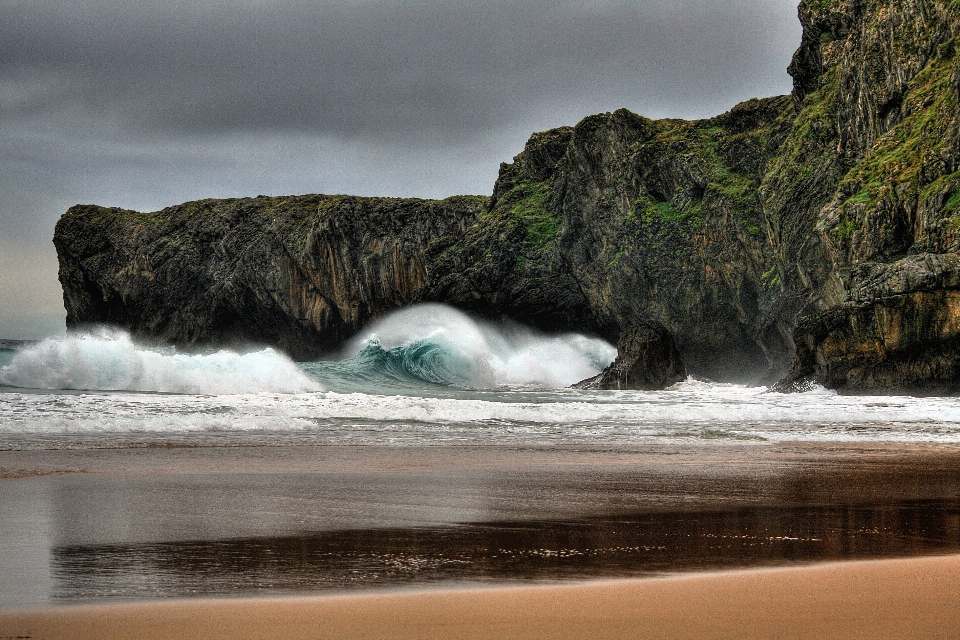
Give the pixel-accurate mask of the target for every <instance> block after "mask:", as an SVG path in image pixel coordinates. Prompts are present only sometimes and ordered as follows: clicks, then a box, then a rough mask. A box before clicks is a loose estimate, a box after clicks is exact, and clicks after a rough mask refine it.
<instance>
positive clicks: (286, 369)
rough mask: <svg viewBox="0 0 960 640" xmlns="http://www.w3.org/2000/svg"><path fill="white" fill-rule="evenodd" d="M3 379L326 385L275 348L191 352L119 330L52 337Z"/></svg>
mask: <svg viewBox="0 0 960 640" xmlns="http://www.w3.org/2000/svg"><path fill="white" fill-rule="evenodd" d="M0 384H4V385H7V386H11V387H21V388H26V389H78V390H100V391H155V392H166V393H186V394H204V395H220V394H238V393H257V392H274V393H303V392H308V391H320V390H322V389H321V387H320V385H319V384H318V383H317V382H316V381H315V380H312V379H311V378H309V377H308V376H307V375H306V374H304V372H303V371H302V370H301V369H300V368H299V367H297V365H296V364H295V363H294V362H293V361H291V360H290V359H289V358H287V357H286V356H284V355H282V354H280V353H277V352H276V351H274V350H273V349H263V350H262V351H257V352H253V353H244V354H239V353H235V352H233V351H218V352H216V353H212V354H209V355H187V354H179V353H176V352H175V351H174V350H173V349H149V348H146V347H142V346H139V345H136V344H135V343H134V342H133V340H131V339H130V336H129V335H128V334H126V333H123V332H121V331H114V330H101V331H99V332H97V333H91V334H84V335H76V336H68V337H66V338H48V339H46V340H43V341H41V342H39V343H37V344H34V345H31V346H29V347H26V348H23V349H21V350H19V351H17V352H16V353H14V355H13V357H12V358H11V360H10V363H9V364H8V365H6V366H4V367H2V368H0Z"/></svg>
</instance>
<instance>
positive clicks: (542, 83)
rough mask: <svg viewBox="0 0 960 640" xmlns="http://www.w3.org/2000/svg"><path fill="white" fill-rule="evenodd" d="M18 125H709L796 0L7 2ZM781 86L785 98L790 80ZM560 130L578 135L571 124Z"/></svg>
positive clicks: (757, 80) (775, 44)
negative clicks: (582, 118) (629, 113)
mask: <svg viewBox="0 0 960 640" xmlns="http://www.w3.org/2000/svg"><path fill="white" fill-rule="evenodd" d="M0 12H2V14H0V15H2V19H0V64H2V67H0V71H2V79H3V82H4V95H3V109H4V112H3V114H2V115H3V118H4V121H5V122H12V121H16V120H19V119H21V118H24V117H29V118H31V119H36V118H38V117H40V116H47V117H51V118H57V117H64V116H65V117H78V115H79V114H97V115H98V116H99V117H109V118H112V119H114V120H115V121H116V122H118V123H120V124H121V125H122V126H123V127H124V128H127V129H129V130H133V131H140V132H152V133H167V134H169V133H174V134H177V135H198V134H222V133H227V132H236V131H246V132H249V131H290V130H296V131H309V132H311V133H314V134H333V135H338V136H358V135H360V136H368V135H369V136H386V137H387V138H398V137H399V138H403V137H406V136H408V135H411V134H412V135H418V134H421V133H423V132H432V133H434V134H437V135H440V136H441V137H443V138H446V139H449V138H451V137H452V138H454V139H456V138H462V137H464V136H466V135H468V134H473V133H475V132H477V131H478V130H483V129H486V128H490V127H496V126H498V125H502V124H503V123H504V122H507V121H516V120H526V119H528V118H527V116H528V114H529V112H530V111H536V110H541V109H547V110H551V109H553V110H558V111H561V112H562V111H564V110H566V109H569V108H577V107H578V106H582V108H583V109H584V112H583V113H582V114H581V115H587V114H588V113H589V111H590V110H591V109H592V110H597V109H613V108H617V107H620V106H626V107H628V108H633V109H635V110H655V111H658V112H659V113H656V114H653V115H662V114H664V113H668V112H673V114H674V115H691V114H698V115H706V114H707V113H708V112H709V111H710V109H712V110H714V111H715V110H717V109H723V108H727V107H729V106H731V105H732V104H733V102H735V101H736V100H738V99H742V98H744V97H751V95H752V94H751V92H757V91H762V88H763V87H764V86H765V85H769V84H770V77H769V76H770V70H769V69H768V68H767V67H768V64H769V60H770V59H771V58H775V59H777V60H778V62H779V64H780V68H779V69H778V70H777V72H778V74H779V76H781V85H782V84H783V81H782V77H783V76H784V74H783V67H782V65H783V64H785V57H786V56H785V52H788V51H789V49H791V48H792V47H793V46H795V44H796V43H795V42H789V41H788V42H785V41H784V39H783V38H782V36H781V34H782V32H783V30H784V27H783V24H782V23H784V22H786V20H785V18H787V19H792V20H793V21H795V18H792V15H793V14H794V13H795V10H794V9H793V7H792V2H764V1H756V2H747V1H741V2H723V3H715V2H703V1H701V2H682V1H679V0H673V1H671V0H661V1H656V2H652V1H649V0H648V1H638V2H630V3H628V2H624V3H618V2H602V1H601V2H594V3H589V2H588V3H583V2H543V1H537V2H522V3H516V2H462V3H456V2H373V1H368V2H364V1H359V2H336V3H315V2H299V3H298V2H262V3H260V2H246V3H239V4H227V3H220V2H207V3H202V2H201V3H198V4H197V3H187V2H181V3H128V2H122V3H113V2H76V3H63V4H61V3H44V2H36V1H35V0H34V1H31V2H6V3H3V5H2V8H0ZM778 88H779V87H778ZM557 124H561V123H560V122H558V123H557Z"/></svg>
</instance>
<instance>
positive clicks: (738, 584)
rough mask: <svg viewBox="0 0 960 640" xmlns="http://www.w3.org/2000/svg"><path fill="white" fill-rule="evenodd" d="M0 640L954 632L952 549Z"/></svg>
mask: <svg viewBox="0 0 960 640" xmlns="http://www.w3.org/2000/svg"><path fill="white" fill-rule="evenodd" d="M0 629H2V634H3V635H2V636H0V637H3V638H31V639H36V640H85V639H87V638H90V639H94V638H96V639H99V640H110V639H113V638H117V639H121V638H122V639H127V638H140V639H143V640H152V639H161V638H205V639H209V640H214V639H218V638H224V639H227V638H229V639H232V640H238V639H246V638H251V639H253V638H270V639H272V640H287V639H290V640H293V639H300V638H303V639H307V638H313V639H316V638H337V639H340V640H352V639H354V638H356V639H360V638H384V639H386V638H395V639H397V640H400V639H414V638H416V639H419V640H427V639H432V638H437V639H444V640H450V639H456V638H463V639H467V638H511V639H524V638H531V639H533V638H538V639H539V638H552V639H557V640H563V639H567V638H570V639H573V638H738V639H748V638H784V639H786V638H818V639H823V638H872V639H878V638H891V639H893V638H896V639H900V640H902V639H907V638H918V639H919V638H923V639H932V638H960V556H944V557H932V558H916V559H899V560H881V561H861V562H848V563H833V564H824V565H818V566H810V567H800V568H779V569H766V570H753V571H732V572H725V573H715V574H693V575H687V576H680V577H670V578H663V579H650V580H631V581H614V582H597V583H587V584H576V585H566V586H539V587H528V588H499V589H482V590H459V591H456V590H454V591H434V592H418V593H400V594H387V595H383V594H379V595H360V596H335V597H319V598H290V599H252V600H197V601H173V602H162V603H157V602H145V603H135V604H123V605H100V606H81V607H66V608H60V609H48V610H39V611H28V612H15V613H5V614H0Z"/></svg>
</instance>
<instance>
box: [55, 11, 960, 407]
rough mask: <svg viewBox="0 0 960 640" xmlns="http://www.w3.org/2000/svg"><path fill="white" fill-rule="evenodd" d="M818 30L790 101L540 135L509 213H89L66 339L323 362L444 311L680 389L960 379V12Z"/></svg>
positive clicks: (507, 174)
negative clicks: (80, 328) (412, 306)
mask: <svg viewBox="0 0 960 640" xmlns="http://www.w3.org/2000/svg"><path fill="white" fill-rule="evenodd" d="M799 15H800V19H801V22H802V24H803V28H804V31H803V39H802V42H801V46H800V48H799V49H798V50H797V53H796V55H795V56H794V60H793V62H792V64H791V65H790V68H789V71H790V73H791V75H792V76H793V78H794V91H793V94H792V95H791V96H782V97H777V98H768V99H763V100H750V101H748V102H745V103H743V104H740V105H737V106H736V107H734V108H733V109H732V110H731V111H730V112H728V113H725V114H723V115H720V116H717V117H716V118H712V119H708V120H702V121H696V122H688V121H681V120H659V121H653V120H649V119H646V118H643V117H641V116H638V115H635V114H633V113H630V112H629V111H626V110H619V111H616V112H614V113H606V114H599V115H596V116H591V117H589V118H586V119H584V120H583V121H581V122H580V123H579V124H577V125H576V126H574V127H562V128H559V129H555V130H552V131H547V132H542V133H537V134H534V135H533V137H531V139H530V141H529V142H528V143H527V145H526V147H525V149H524V150H523V151H522V152H521V153H520V154H519V155H518V156H517V157H516V158H515V159H514V162H513V163H511V164H504V165H502V166H501V169H500V176H499V178H498V180H497V183H496V185H495V186H494V190H493V195H492V197H491V198H490V199H486V198H479V197H462V198H451V199H448V200H444V201H438V202H429V201H421V200H390V199H370V198H350V197H343V196H302V197H298V198H262V197H261V198H256V199H243V200H227V201H203V202H199V203H188V204H186V205H181V206H179V207H172V208H170V209H166V210H164V211H161V212H157V213H155V214H137V213H134V212H122V211H118V210H106V209H102V208H99V207H74V208H73V209H71V210H70V211H68V212H67V214H66V215H65V216H64V217H63V218H62V219H61V221H60V223H59V224H58V226H57V232H56V237H55V243H56V245H57V248H58V252H59V254H60V260H61V281H62V282H63V285H64V299H65V303H66V306H67V311H68V324H69V325H70V326H74V325H77V324H81V323H85V322H111V323H116V324H120V325H122V326H125V327H127V328H129V329H131V330H132V331H133V332H134V333H136V334H138V335H141V336H150V337H154V338H157V339H160V340H164V341H169V342H175V343H178V344H196V343H204V342H212V343H217V342H228V341H235V340H238V339H239V340H249V341H255V342H268V343H271V344H276V345H279V346H280V347H282V348H284V349H285V350H287V351H289V352H290V353H292V354H293V355H295V356H297V357H312V356H314V355H316V354H317V353H319V352H321V351H324V350H328V349H330V348H333V347H335V346H336V345H338V344H339V343H340V342H341V341H342V340H344V339H345V338H346V337H348V336H349V335H350V334H351V333H352V332H353V331H355V330H356V329H357V328H359V326H360V325H361V324H363V323H364V322H365V321H367V320H368V319H370V318H372V317H374V316H376V315H377V314H380V313H383V312H385V311H387V310H389V309H392V308H395V307H397V306H400V305H403V304H407V303H410V302H417V301H439V302H445V303H448V304H453V305H456V306H458V307H460V308H463V309H467V310H471V311H474V312H476V313H479V314H482V315H486V316H492V317H509V318H512V319H515V320H518V321H521V322H525V323H529V324H533V325H535V326H539V327H541V328H544V329H548V330H580V331H588V332H593V333H597V334H600V335H603V336H605V337H607V338H608V339H610V340H611V341H615V342H618V343H619V345H620V351H621V353H620V359H619V360H618V364H617V365H616V367H619V368H617V369H616V371H619V372H621V373H622V372H629V371H634V372H644V371H646V372H653V371H658V372H659V373H656V374H655V375H654V374H652V373H651V374H649V375H648V374H647V373H643V374H642V375H639V378H643V377H644V376H647V377H650V378H651V379H661V378H662V380H663V382H662V383H663V384H666V383H667V381H668V380H671V379H674V378H675V377H676V376H677V375H679V373H678V372H682V371H683V369H684V364H685V365H686V369H687V370H689V371H690V372H691V373H693V374H695V375H702V376H708V377H712V378H717V379H728V380H730V379H732V380H757V379H760V380H765V381H770V382H772V381H773V380H775V379H776V378H777V377H779V376H780V375H782V374H783V373H785V372H787V370H788V369H789V375H788V376H787V378H786V379H785V380H784V381H783V382H782V383H781V388H785V389H786V388H791V387H796V386H803V385H804V384H806V383H807V382H809V381H819V382H822V383H825V384H827V385H829V386H835V387H839V388H847V389H858V388H859V389H878V388H891V387H910V388H924V387H929V388H933V389H942V388H952V387H951V385H952V384H953V381H955V380H958V379H960V368H958V366H955V364H954V362H955V361H956V362H960V356H957V357H954V356H953V355H950V354H953V353H956V345H957V343H958V342H960V334H958V333H957V327H958V326H960V321H958V320H956V318H957V317H958V313H960V307H958V306H957V302H956V292H957V291H960V286H958V283H960V266H958V263H957V256H956V254H957V252H958V251H960V249H958V237H960V235H958V234H960V217H958V209H960V173H958V167H957V142H958V139H960V135H958V134H960V124H958V119H960V109H958V92H960V55H958V52H957V48H958V44H957V36H958V35H960V3H957V2H956V1H955V0H904V1H903V2H896V3H891V2H881V1H879V0H836V1H831V2H825V1H824V0H804V1H803V2H801V4H800V9H799ZM652 328H655V330H654V329H652ZM795 329H796V332H795ZM651 332H652V333H651ZM636 336H646V337H643V339H640V338H636ZM650 336H653V338H651V337H650ZM648 338H649V339H648ZM654 338H655V339H654ZM654 344H655V345H659V346H655V347H654V346H651V345H654ZM661 347H662V348H661ZM795 347H796V349H795ZM652 354H660V355H652ZM663 354H668V355H663ZM676 354H679V356H680V357H681V358H682V360H683V362H682V363H680V362H679V361H677V362H674V360H675V359H676V358H675V355H676ZM794 354H795V355H794ZM656 358H661V359H663V358H666V359H667V360H668V361H669V362H668V366H666V368H664V367H657V366H652V365H651V362H650V361H651V359H656ZM791 358H793V363H792V365H791ZM618 376H620V374H619V373H616V372H615V371H614V370H613V369H611V371H610V372H608V375H607V376H606V378H605V379H606V380H607V382H604V383H602V384H607V385H608V386H612V385H615V384H616V385H622V384H624V383H623V380H621V379H620V378H621V377H623V376H620V377H618ZM627 378H630V376H626V378H624V379H627ZM639 378H638V376H634V379H639ZM598 384H600V383H598ZM627 384H629V383H627ZM644 384H646V385H647V386H649V384H650V383H649V382H646V383H644Z"/></svg>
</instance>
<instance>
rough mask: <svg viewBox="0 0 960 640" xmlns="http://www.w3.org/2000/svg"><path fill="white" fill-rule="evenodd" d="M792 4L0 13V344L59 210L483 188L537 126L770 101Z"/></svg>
mask: <svg viewBox="0 0 960 640" xmlns="http://www.w3.org/2000/svg"><path fill="white" fill-rule="evenodd" d="M796 4H797V0H724V1H722V2H718V1H717V0H633V1H626V0H552V1H547V0H531V1H522V2H516V1H514V2H505V1H500V0H491V1H480V0H429V1H428V0H336V1H334V0H238V1H233V2H226V1H224V0H173V1H169V2H167V1H162V0H157V1H155V2H129V0H71V2H62V1H61V0H56V1H53V0H50V1H47V0H3V2H0V338H13V339H29V338H39V337H43V336H45V335H51V334H58V333H62V332H63V331H64V316H65V313H64V310H63V300H62V292H61V289H60V284H59V282H58V281H57V259H56V252H55V250H54V248H53V244H52V242H51V238H52V237H53V227H54V224H56V221H57V219H58V218H59V216H60V215H61V214H62V213H63V212H64V211H65V210H66V209H67V208H68V207H70V206H71V205H74V204H79V203H82V204H100V205H105V206H118V207H125V208H130V209H136V210H139V211H153V210H157V209H160V208H163V207H166V206H170V205H173V204H177V203H180V202H185V201H189V200H196V199H199V198H210V197H236V196H256V195H260V194H264V195H287V194H300V193H349V194H357V195H379V196H404V197H407V196H417V197H425V198H441V197H445V196H448V195H454V194H489V193H490V192H491V191H492V189H493V183H494V180H496V177H497V171H498V169H499V165H500V163H501V162H509V161H510V159H511V158H512V157H513V156H514V155H516V154H517V153H519V152H520V151H521V150H522V149H523V145H524V142H525V141H526V140H527V138H528V137H529V136H530V134H531V133H532V132H534V131H542V130H544V129H549V128H552V127H557V126H562V125H573V124H576V123H577V122H578V121H579V120H581V119H582V118H584V117H586V116H588V115H591V114H594V113H600V112H604V111H613V110H615V109H619V108H622V107H625V108H627V109H630V110H631V111H634V112H637V113H640V114H643V115H646V116H649V117H653V118H660V117H676V118H704V117H710V116H713V115H717V114H719V113H722V112H724V111H727V110H728V109H730V107H732V106H733V105H734V104H736V103H737V102H740V101H743V100H747V99H749V98H753V97H765V96H772V95H779V94H784V93H789V91H790V89H791V79H790V77H789V76H788V75H787V73H786V67H787V65H788V64H789V62H790V57H791V55H792V54H793V51H794V50H795V49H796V48H797V46H799V44H800V23H799V21H798V19H797V9H796Z"/></svg>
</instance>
